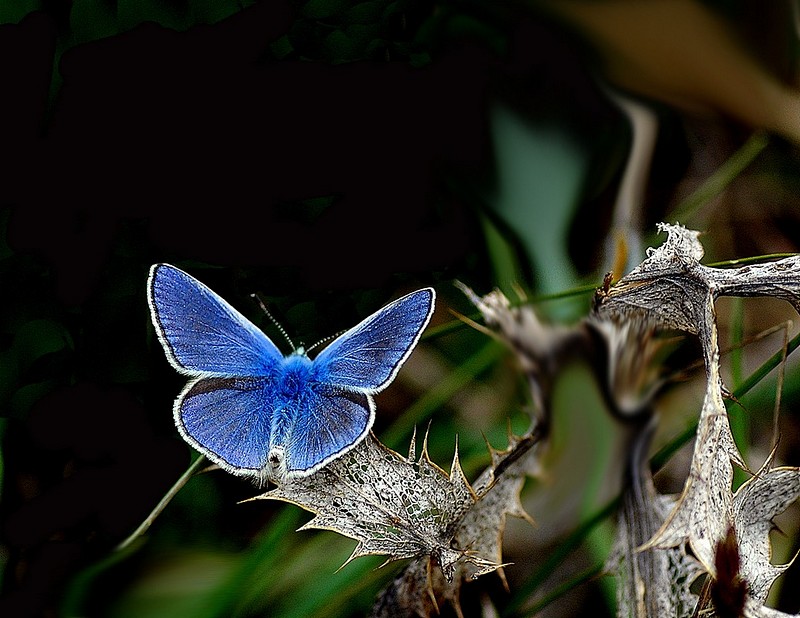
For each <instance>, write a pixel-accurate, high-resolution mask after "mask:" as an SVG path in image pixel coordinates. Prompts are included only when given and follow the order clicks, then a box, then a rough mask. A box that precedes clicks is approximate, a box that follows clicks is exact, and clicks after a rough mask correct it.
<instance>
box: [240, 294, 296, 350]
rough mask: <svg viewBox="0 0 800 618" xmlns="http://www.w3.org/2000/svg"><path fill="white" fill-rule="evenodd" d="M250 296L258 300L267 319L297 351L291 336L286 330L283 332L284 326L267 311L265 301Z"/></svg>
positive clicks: (253, 295)
mask: <svg viewBox="0 0 800 618" xmlns="http://www.w3.org/2000/svg"><path fill="white" fill-rule="evenodd" d="M250 296H251V297H253V298H255V299H256V302H257V303H258V304H259V306H260V307H261V310H262V311H263V312H264V313H266V314H267V317H268V318H269V319H270V321H271V322H272V323H273V324H274V325H275V327H276V328H277V329H278V330H279V331H280V333H281V335H283V338H284V339H286V341H288V342H289V345H290V346H292V350H297V346H295V345H294V343H293V342H292V340H291V338H290V337H289V334H288V333H287V332H286V331H285V330H283V326H281V323H280V322H278V320H276V319H275V318H274V317H273V315H272V314H271V313H270V312H269V309H267V306H266V305H265V304H264V301H262V300H261V299H260V298H259V297H258V296H257V295H256V294H250Z"/></svg>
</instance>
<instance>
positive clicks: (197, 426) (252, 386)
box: [175, 378, 272, 473]
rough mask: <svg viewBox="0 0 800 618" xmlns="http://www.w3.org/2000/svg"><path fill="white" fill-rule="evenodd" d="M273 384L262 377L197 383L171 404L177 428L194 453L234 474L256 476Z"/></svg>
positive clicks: (264, 452) (265, 447)
mask: <svg viewBox="0 0 800 618" xmlns="http://www.w3.org/2000/svg"><path fill="white" fill-rule="evenodd" d="M271 389H272V384H271V383H270V382H269V381H268V380H267V379H265V378H201V379H199V380H195V381H193V382H190V383H189V384H188V385H187V387H186V388H185V389H184V391H183V393H181V395H180V396H179V397H178V399H177V400H176V402H175V424H176V425H177V426H178V430H179V431H180V433H181V435H182V436H183V437H184V439H186V440H187V441H188V442H189V443H190V444H192V445H193V446H194V447H195V448H196V449H197V450H199V451H200V452H202V453H203V454H204V455H206V456H207V457H208V458H209V459H211V460H212V461H213V462H215V463H216V464H218V465H220V466H221V467H223V468H225V469H227V470H229V471H231V472H236V473H242V472H247V471H251V472H257V471H258V470H261V469H262V468H263V467H264V465H265V462H266V457H267V452H268V450H269V442H270V418H271V415H270V411H269V410H266V409H265V405H267V404H268V403H269V401H270V398H271V396H272V395H271Z"/></svg>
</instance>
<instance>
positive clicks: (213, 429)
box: [147, 264, 436, 482]
mask: <svg viewBox="0 0 800 618" xmlns="http://www.w3.org/2000/svg"><path fill="white" fill-rule="evenodd" d="M435 298H436V294H435V292H434V290H433V289H432V288H424V289H421V290H417V291H416V292H412V293H411V294H408V295H406V296H403V297H402V298H399V299H397V300H395V301H394V302H392V303H390V304H388V305H387V306H385V307H384V308H383V309H381V310H379V311H377V312H376V313H374V314H372V315H371V316H369V317H368V318H366V319H365V320H363V321H362V322H361V323H360V324H358V325H357V326H354V327H353V328H351V329H350V330H348V331H347V332H345V333H344V334H343V335H341V336H339V337H338V338H336V339H335V340H334V341H333V342H332V343H331V344H330V345H328V346H327V347H326V348H325V349H323V350H322V352H320V353H319V354H318V355H317V356H316V358H314V359H313V360H312V359H310V358H309V357H308V355H307V354H306V352H305V350H304V349H303V348H297V349H296V350H295V351H294V352H293V353H291V354H289V355H288V356H284V355H283V354H282V353H281V352H280V351H279V350H278V348H277V347H276V346H275V344H274V343H272V341H271V340H270V339H269V338H268V337H267V336H266V335H265V334H264V333H263V332H261V330H260V329H259V328H258V327H256V326H255V325H254V324H253V323H252V322H250V321H249V320H248V319H247V318H245V317H244V316H243V315H242V314H241V313H239V312H238V311H237V310H236V309H234V308H233V307H232V306H231V305H230V304H228V303H227V302H226V301H225V300H223V299H222V298H221V297H220V296H218V295H217V294H215V293H214V292H212V291H211V290H210V289H209V288H208V287H206V286H205V285H203V284H202V283H200V282H199V281H198V280H197V279H195V278H193V277H191V276H189V275H188V274H186V273H185V272H183V271H181V270H179V269H177V268H175V267H174V266H170V265H169V264H155V265H153V266H152V267H151V269H150V276H149V278H148V280H147V300H148V303H149V305H150V316H151V318H152V320H153V325H154V326H155V330H156V333H157V335H158V339H159V341H160V342H161V345H162V346H163V348H164V351H165V353H166V355H167V359H168V360H169V362H170V363H171V364H172V366H173V367H175V369H176V370H177V371H178V372H180V373H182V374H184V375H186V376H189V377H190V378H191V380H190V381H189V383H188V384H187V385H186V386H185V387H184V389H183V391H182V392H181V393H180V395H179V396H178V398H177V399H176V400H175V405H174V409H173V412H174V416H175V424H176V425H177V427H178V431H179V432H180V434H181V436H183V438H184V439H185V440H186V441H187V442H188V443H189V444H191V445H192V446H193V447H194V448H196V449H197V450H198V451H200V452H201V453H203V454H204V455H205V456H206V457H208V458H209V459H210V460H211V461H213V462H215V463H216V464H218V465H219V466H220V467H221V468H223V469H225V470H227V471H228V472H231V473H233V474H238V475H254V476H256V477H258V478H259V479H260V480H262V481H263V480H264V478H265V477H266V478H270V479H272V480H273V481H275V482H283V481H285V480H286V479H288V478H294V477H303V476H308V475H310V474H312V473H313V472H315V471H317V470H319V469H320V468H321V467H323V466H324V465H326V464H327V463H329V462H331V461H332V460H334V459H336V458H337V457H340V456H342V455H343V454H344V453H346V452H347V451H349V450H350V449H352V448H353V447H354V446H355V445H357V444H358V443H359V442H360V441H361V440H363V439H364V438H365V437H366V435H367V433H368V432H369V430H370V428H371V427H372V423H373V421H374V420H375V402H374V401H373V399H372V396H373V395H374V394H375V393H378V392H380V391H382V390H383V389H384V388H386V387H387V386H388V385H389V384H390V383H391V381H392V380H393V379H394V378H395V376H396V375H397V372H398V371H399V369H400V367H401V366H402V365H403V363H404V362H405V360H406V359H407V358H408V356H409V355H410V354H411V351H412V350H413V349H414V346H416V344H417V342H418V341H419V338H420V335H421V334H422V331H423V330H424V329H425V326H426V325H427V324H428V321H429V320H430V317H431V314H432V313H433V307H434V302H435Z"/></svg>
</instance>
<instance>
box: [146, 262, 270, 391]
mask: <svg viewBox="0 0 800 618" xmlns="http://www.w3.org/2000/svg"><path fill="white" fill-rule="evenodd" d="M147 291H148V301H149V303H150V313H151V317H152V319H153V324H154V326H155V328H156V332H157V333H158V337H159V339H160V341H161V343H162V345H163V347H164V350H165V351H166V353H167V356H168V358H169V359H170V362H171V363H172V364H173V366H174V367H175V368H176V369H178V370H179V371H181V372H182V373H184V374H189V375H201V374H209V375H219V376H263V375H269V373H270V372H271V371H272V369H273V368H274V367H275V364H276V363H278V362H279V361H281V360H282V359H283V355H282V354H281V353H280V351H279V350H278V348H277V347H275V344H274V343H272V342H271V341H270V340H269V339H268V338H267V336H266V335H265V334H264V333H262V332H261V331H260V330H259V329H258V328H257V327H256V326H255V325H254V324H253V323H252V322H250V321H249V320H248V319H247V318H245V317H244V316H243V315H242V314H241V313H239V312H238V311H237V310H236V309H234V308H233V307H232V306H231V305H229V304H228V303H227V302H226V301H225V300H223V299H222V298H221V297H220V296H218V295H217V294H215V293H214V292H212V291H211V290H210V289H209V288H207V287H206V286H205V285H203V284H202V283H200V282H199V281H197V280H196V279H194V278H193V277H191V276H189V275H187V274H186V273H185V272H183V271H182V270H179V269H177V268H175V267H173V266H170V265H169V264H156V265H154V266H153V267H152V268H151V269H150V278H149V280H148V286H147Z"/></svg>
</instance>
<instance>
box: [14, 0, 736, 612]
mask: <svg viewBox="0 0 800 618" xmlns="http://www.w3.org/2000/svg"><path fill="white" fill-rule="evenodd" d="M74 6H75V7H77V6H78V5H77V4H76V5H74ZM301 6H302V5H301V4H294V5H290V4H289V3H286V2H281V1H277V0H270V1H268V2H266V1H262V2H256V3H254V4H252V5H249V6H247V7H246V8H243V9H242V10H241V11H238V12H233V14H232V15H231V16H230V17H227V18H226V19H223V20H221V21H219V22H218V23H214V24H213V25H208V24H199V25H188V26H187V27H185V28H173V27H167V26H165V25H161V24H159V23H155V22H152V21H145V22H144V23H140V24H136V25H133V26H132V27H131V28H129V29H121V31H120V32H119V33H114V35H113V36H110V37H107V38H100V39H99V40H86V41H81V40H80V38H81V37H80V36H78V35H77V34H75V30H76V29H77V28H78V25H77V22H73V23H70V20H69V16H68V15H67V14H66V13H65V12H64V11H60V10H58V9H57V8H54V7H50V6H49V5H48V6H46V7H45V9H44V10H37V11H33V12H30V13H29V14H27V15H26V16H24V17H23V18H22V19H21V20H19V22H18V23H15V24H6V25H2V26H0V59H1V60H0V66H1V67H2V73H0V78H2V82H1V85H0V88H2V91H3V93H4V94H3V95H2V97H0V119H2V121H0V143H1V144H2V147H0V183H1V187H0V207H2V210H0V229H2V230H3V232H4V233H3V237H4V240H3V242H2V244H1V245H0V289H2V294H3V298H4V299H5V302H4V303H3V304H2V308H0V320H2V332H0V343H2V344H3V345H2V349H3V356H2V360H3V363H1V364H0V367H2V369H1V370H2V380H0V402H2V404H1V405H2V407H3V410H4V412H3V423H2V435H3V440H2V448H3V462H4V468H3V479H4V480H3V499H2V505H0V526H2V533H1V534H2V537H3V539H4V543H3V547H4V551H5V553H6V556H5V559H6V560H7V562H6V571H5V574H4V577H3V589H2V594H1V595H0V614H2V615H14V616H17V615H19V616H25V615H30V616H38V615H57V608H58V607H59V603H60V602H61V596H62V594H63V593H64V590H65V587H66V586H67V584H68V583H69V582H70V581H71V579H72V577H73V576H74V575H75V574H76V572H78V571H79V570H80V569H82V568H85V567H87V566H89V565H92V564H94V563H95V562H96V561H97V560H99V559H101V558H103V557H105V556H106V555H108V553H109V551H110V550H111V548H112V547H113V546H114V545H115V544H116V543H118V542H119V541H121V540H122V539H123V538H125V536H126V535H127V534H129V533H130V531H131V530H132V529H133V528H135V526H136V525H137V524H138V523H139V522H140V521H141V520H142V519H143V517H144V516H145V515H146V514H147V513H148V512H149V511H150V509H151V508H152V507H153V506H154V504H155V503H156V502H157V501H158V499H159V498H160V497H161V496H162V495H163V494H164V492H165V491H166V490H167V489H168V488H169V487H170V486H171V484H172V483H173V482H174V481H175V480H176V478H177V477H178V476H179V475H180V474H181V472H183V470H185V468H186V466H187V465H188V463H189V461H190V459H189V458H190V451H189V449H188V447H187V446H186V445H185V444H183V442H181V441H180V439H179V438H178V436H177V433H176V432H175V430H174V427H173V425H172V418H171V414H170V410H171V402H172V399H173V398H174V396H175V394H176V393H177V392H178V390H179V388H180V386H181V382H182V380H181V379H180V378H179V377H178V376H176V375H175V374H174V372H173V371H172V369H171V368H170V367H169V366H168V364H167V363H166V361H165V359H164V358H163V353H162V351H161V349H160V347H159V346H158V345H157V342H156V340H155V338H154V335H153V332H152V327H151V325H150V322H149V316H148V311H147V304H146V299H145V281H146V277H147V271H148V268H149V267H150V265H151V264H153V263H155V262H160V261H165V262H170V263H173V264H175V265H177V266H179V267H181V268H185V269H188V270H190V271H191V272H192V274H194V275H195V276H197V277H198V278H200V279H202V280H203V281H204V282H205V283H206V284H208V285H209V286H210V287H211V288H212V289H214V290H215V291H217V292H218V293H220V294H221V295H222V296H223V297H225V298H226V299H228V300H230V301H231V302H232V303H233V304H234V305H236V306H238V307H239V308H243V307H244V308H246V311H245V312H249V314H250V315H258V310H257V308H256V307H254V306H252V305H250V306H249V308H247V307H248V305H247V303H248V302H250V301H248V295H249V294H250V293H253V292H259V293H260V294H262V295H263V296H264V298H266V299H267V300H268V301H269V303H270V307H271V309H272V310H273V312H274V313H275V315H276V318H277V319H278V320H279V321H280V322H281V323H282V324H283V325H284V327H285V328H286V329H287V330H288V331H289V332H290V334H292V335H293V337H294V339H295V342H296V343H297V341H298V340H299V341H304V342H306V343H310V342H313V341H316V340H318V339H319V338H321V337H323V336H326V335H330V334H332V333H334V332H336V331H338V330H340V329H342V328H346V327H348V326H351V325H352V324H354V323H356V322H357V321H358V320H359V319H361V318H362V317H364V316H365V315H367V314H369V313H371V312H372V311H374V310H375V309H377V308H378V307H379V306H381V305H382V304H383V303H384V302H386V301H388V300H389V299H390V298H392V297H393V296H395V295H397V294H398V293H399V292H400V291H407V290H409V289H413V288H414V287H419V286H421V285H434V286H436V287H437V289H438V290H439V292H440V294H441V298H442V303H443V304H444V305H445V306H446V305H447V304H449V303H452V304H454V305H458V303H459V302H463V300H458V299H457V298H456V296H457V295H456V294H455V293H454V292H453V290H452V287H451V286H450V282H451V281H452V280H453V279H461V280H463V281H465V282H467V283H469V284H471V285H473V286H475V287H476V289H478V290H479V291H487V290H488V289H489V288H490V287H491V286H492V285H493V282H494V281H493V273H492V268H491V264H490V263H489V259H488V257H487V248H486V240H485V238H484V236H483V228H482V227H481V222H480V221H481V217H483V216H486V217H492V216H493V215H492V213H491V211H490V209H487V208H486V204H485V202H484V199H483V197H482V196H483V195H484V193H485V192H486V191H488V190H490V189H491V187H492V186H493V182H494V180H495V170H494V167H493V162H494V159H493V152H492V148H491V140H490V137H489V125H488V119H487V114H488V109H489V107H490V105H492V104H493V102H496V101H503V102H504V103H505V104H507V105H510V106H512V107H514V108H517V109H522V110H525V113H526V114H529V115H530V116H531V117H532V118H535V119H537V120H538V121H541V120H542V119H549V120H550V121H552V122H555V123H557V124H558V126H560V127H561V128H562V129H563V130H564V131H566V132H568V133H571V134H575V135H580V136H581V137H582V139H584V140H585V141H586V142H587V143H590V144H592V146H591V152H592V155H591V156H592V160H593V161H595V162H597V161H602V162H603V164H602V165H595V166H593V167H592V172H591V173H592V174H593V177H592V179H591V180H590V181H589V182H587V187H588V189H587V190H586V191H585V199H584V200H583V202H582V205H581V208H580V211H579V212H578V214H577V216H576V217H575V223H574V224H573V226H572V230H571V237H570V238H571V247H570V248H571V255H572V256H573V258H574V260H575V264H576V265H577V267H578V269H579V271H580V272H582V273H584V274H589V275H591V274H592V273H593V272H594V268H595V267H596V262H597V260H596V258H597V255H598V253H599V251H600V247H601V246H602V237H603V231H604V230H605V229H606V226H607V222H608V218H609V211H610V205H611V202H612V201H613V192H614V191H615V188H616V183H617V181H618V178H619V173H620V171H619V166H618V165H617V163H618V162H619V161H620V160H621V157H622V156H623V154H624V152H625V148H626V143H627V141H626V140H627V137H628V130H627V128H626V125H625V123H624V122H623V120H622V118H621V116H620V114H619V112H617V111H616V110H614V109H613V108H612V107H611V106H610V105H609V104H608V103H607V101H606V99H605V98H604V97H603V96H602V95H601V93H600V91H599V90H598V86H597V83H596V81H595V79H594V78H593V77H592V73H591V71H592V62H591V61H590V59H589V56H588V55H587V53H586V50H585V48H584V46H583V44H582V43H581V42H580V41H579V40H578V39H577V38H576V37H574V36H573V35H572V34H571V33H570V32H569V30H568V29H565V28H563V27H561V25H559V24H556V23H555V22H553V21H552V20H551V19H550V18H548V17H546V16H544V15H542V14H538V13H529V12H525V11H520V10H517V9H512V8H509V7H505V8H504V9H502V10H500V9H494V8H491V7H482V8H481V7H479V6H478V7H477V8H475V7H473V9H474V10H473V13H471V14H470V11H465V12H466V13H467V14H469V16H470V18H471V19H473V22H467V24H466V25H464V22H459V21H457V20H450V21H448V20H447V19H439V20H437V19H433V16H434V15H435V14H436V11H442V10H443V9H442V7H434V6H433V5H430V4H425V3H408V4H407V5H406V6H405V9H404V10H402V11H399V10H398V11H395V12H394V13H393V12H391V11H389V12H387V13H386V14H385V16H384V17H383V18H381V19H377V20H376V23H377V24H378V25H377V26H376V28H377V30H375V31H374V32H373V31H370V33H369V36H367V37H366V39H365V41H366V42H365V43H363V44H362V43H359V42H358V41H357V42H356V43H353V44H352V45H350V46H349V47H348V46H345V47H341V46H339V47H337V46H336V45H335V42H336V40H337V39H336V37H333V38H330V37H328V34H329V32H328V31H327V30H326V31H325V32H324V33H320V31H319V28H323V26H320V23H322V24H323V25H324V27H325V28H332V29H333V30H336V28H337V26H336V24H337V23H338V22H336V19H335V18H336V15H334V16H333V17H330V16H329V17H328V18H327V21H326V20H325V19H322V20H312V19H307V15H306V14H304V13H302V11H301V10H300V9H299V8H298V7H301ZM476 6H477V5H476ZM73 8H74V7H73ZM182 10H185V7H182V5H181V6H179V5H177V4H176V5H175V8H174V11H175V12H176V14H181V11H182ZM72 17H73V18H74V17H75V16H74V15H73V16H72ZM342 23H343V22H342ZM476 23H479V24H483V25H482V26H481V27H477V26H476ZM325 24H327V25H325ZM330 24H334V26H330ZM423 26H424V27H425V28H427V30H425V29H424V28H423ZM315 28H316V30H315ZM375 32H377V34H375ZM421 33H422V34H421ZM323 35H325V36H323ZM84 38H90V37H84ZM352 40H353V39H352V37H351V42H352ZM54 59H55V61H56V62H57V66H55V67H54V65H53V63H54ZM661 113H662V115H663V121H664V124H663V125H662V127H663V128H662V132H663V133H662V139H661V140H660V142H659V149H658V151H657V153H656V161H657V162H660V164H659V165H656V166H654V168H655V171H654V172H653V178H652V185H651V188H650V189H649V191H650V196H651V200H650V203H649V208H648V210H647V214H646V217H647V219H648V223H650V222H654V221H657V220H660V218H661V214H662V213H663V212H664V211H665V209H666V207H667V204H668V202H669V200H670V188H671V187H673V186H674V183H675V182H676V180H677V179H679V178H681V176H682V175H683V174H684V172H685V170H686V167H687V164H688V163H687V162H688V159H689V147H688V146H687V145H686V143H685V141H684V139H683V138H682V137H676V134H677V133H676V128H677V127H679V126H680V119H679V117H678V116H677V115H672V114H670V113H669V111H668V110H664V109H661ZM732 135H733V136H734V137H733V138H732V141H733V142H734V143H736V142H737V140H738V139H739V135H740V134H739V133H737V132H736V128H735V127H734V129H733V130H732ZM537 207H540V208H547V205H539V206H537ZM508 231H509V237H510V238H511V237H513V232H514V230H513V229H509V230H508ZM510 242H513V239H512V240H510ZM598 281H599V280H598ZM527 283H528V284H531V282H530V281H529V282H527ZM531 285H532V284H531ZM532 287H534V288H535V285H532ZM243 310H245V309H243ZM219 482H220V484H221V486H222V492H223V495H224V499H223V500H222V502H224V504H225V505H228V506H222V507H220V509H221V512H222V514H223V515H224V516H225V517H227V518H228V520H226V522H227V523H226V524H225V526H228V527H229V528H230V529H236V530H237V533H238V534H239V535H240V536H241V537H243V538H244V537H247V535H248V534H251V533H255V532H256V531H257V530H258V529H260V527H261V526H262V525H263V524H264V521H265V519H266V517H268V515H264V514H262V513H260V512H256V511H255V510H252V509H251V510H246V509H242V508H238V509H236V508H235V501H236V500H240V499H243V498H246V497H248V496H249V495H251V494H252V488H251V487H250V486H249V485H246V484H245V483H242V482H241V481H238V480H236V479H224V480H221V481H219ZM186 534H187V535H190V531H186ZM109 581H111V582H112V583H111V585H109V586H107V587H105V588H103V589H98V590H97V591H96V593H95V595H94V596H95V598H94V600H93V601H92V602H91V603H92V605H91V607H90V608H89V609H90V613H91V612H96V613H97V615H101V614H102V613H103V609H104V607H105V605H104V603H105V602H106V599H104V595H106V596H107V597H109V598H110V597H112V596H113V595H114V594H115V589H114V586H113V579H110V580H109Z"/></svg>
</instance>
